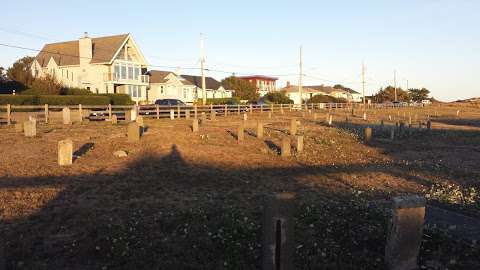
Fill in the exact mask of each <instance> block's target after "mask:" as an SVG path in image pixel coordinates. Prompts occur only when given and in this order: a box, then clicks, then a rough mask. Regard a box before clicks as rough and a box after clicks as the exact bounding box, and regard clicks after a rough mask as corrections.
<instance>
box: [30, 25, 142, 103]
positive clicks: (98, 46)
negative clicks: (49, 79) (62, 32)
mask: <svg viewBox="0 0 480 270" xmlns="http://www.w3.org/2000/svg"><path fill="white" fill-rule="evenodd" d="M146 70H147V62H146V60H145V58H144V56H143V55H142V53H141V52H140V50H139V48H138V46H137V44H136V43H135V41H134V40H133V38H132V37H131V36H130V34H123V35H116V36H107V37H98V38H90V37H89V36H88V35H87V33H85V35H84V37H82V38H80V39H79V40H74V41H67V42H60V43H51V44H46V45H45V46H44V47H43V49H42V50H41V51H40V53H39V54H38V55H37V56H36V57H35V60H34V62H33V65H32V73H33V75H34V76H35V77H42V76H45V74H50V75H51V76H54V77H55V78H56V79H57V80H58V81H59V82H60V83H62V84H63V85H65V86H68V87H78V88H85V89H88V90H90V91H92V92H93V93H98V94H102V93H123V94H128V95H130V96H131V97H132V100H134V101H136V102H142V101H146V100H147V99H148V96H147V88H148V86H149V76H147V75H145V73H146Z"/></svg>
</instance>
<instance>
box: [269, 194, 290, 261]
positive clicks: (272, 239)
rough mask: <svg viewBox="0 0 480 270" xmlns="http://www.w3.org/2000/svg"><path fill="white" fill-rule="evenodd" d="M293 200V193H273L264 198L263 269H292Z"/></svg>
mask: <svg viewBox="0 0 480 270" xmlns="http://www.w3.org/2000/svg"><path fill="white" fill-rule="evenodd" d="M294 200H295V194H294V193H280V194H275V195H273V196H270V197H268V198H267V199H266V202H265V210H264V217H263V245H262V250H263V252H262V253H263V254H262V269H263V270H279V269H281V270H291V269H293V244H294V241H293V236H294V233H293V229H294V225H295V224H294V221H293V213H294V211H295V207H294Z"/></svg>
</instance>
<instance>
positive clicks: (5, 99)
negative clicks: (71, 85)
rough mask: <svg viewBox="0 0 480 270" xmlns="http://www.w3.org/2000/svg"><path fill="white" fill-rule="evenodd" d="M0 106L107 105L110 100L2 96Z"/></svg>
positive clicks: (80, 97) (106, 98)
mask: <svg viewBox="0 0 480 270" xmlns="http://www.w3.org/2000/svg"><path fill="white" fill-rule="evenodd" d="M0 104H1V105H5V104H12V105H43V104H49V105H77V104H82V105H107V104H110V98H108V97H105V96H97V95H87V96H60V95H15V96H13V95H0Z"/></svg>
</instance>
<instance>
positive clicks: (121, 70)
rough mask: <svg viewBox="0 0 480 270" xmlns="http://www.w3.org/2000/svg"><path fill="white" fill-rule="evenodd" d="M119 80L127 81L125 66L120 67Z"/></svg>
mask: <svg viewBox="0 0 480 270" xmlns="http://www.w3.org/2000/svg"><path fill="white" fill-rule="evenodd" d="M120 78H121V79H123V80H125V79H127V66H126V65H120Z"/></svg>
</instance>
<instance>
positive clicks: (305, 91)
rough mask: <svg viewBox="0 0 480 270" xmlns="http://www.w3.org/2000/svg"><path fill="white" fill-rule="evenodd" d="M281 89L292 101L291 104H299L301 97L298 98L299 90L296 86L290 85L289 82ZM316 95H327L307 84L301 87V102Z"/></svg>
mask: <svg viewBox="0 0 480 270" xmlns="http://www.w3.org/2000/svg"><path fill="white" fill-rule="evenodd" d="M281 91H285V94H286V96H287V97H288V98H290V99H291V100H292V101H293V104H300V101H301V99H300V92H299V91H298V86H296V85H290V84H289V83H287V87H285V88H282V89H281ZM316 95H327V94H326V93H325V92H322V91H320V90H318V89H313V88H310V87H308V86H303V87H302V100H303V102H305V101H307V100H309V99H311V98H312V97H314V96H316Z"/></svg>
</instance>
